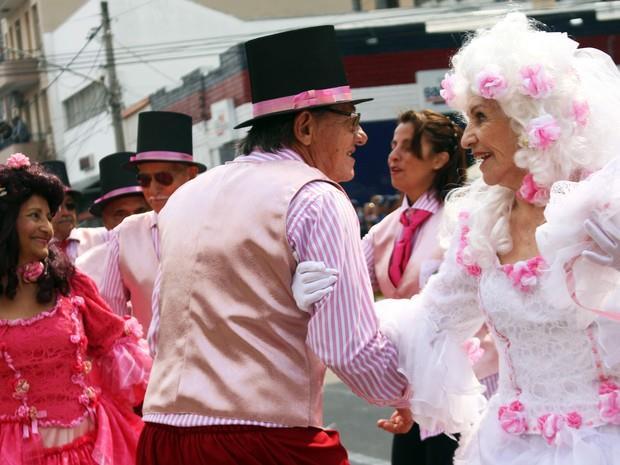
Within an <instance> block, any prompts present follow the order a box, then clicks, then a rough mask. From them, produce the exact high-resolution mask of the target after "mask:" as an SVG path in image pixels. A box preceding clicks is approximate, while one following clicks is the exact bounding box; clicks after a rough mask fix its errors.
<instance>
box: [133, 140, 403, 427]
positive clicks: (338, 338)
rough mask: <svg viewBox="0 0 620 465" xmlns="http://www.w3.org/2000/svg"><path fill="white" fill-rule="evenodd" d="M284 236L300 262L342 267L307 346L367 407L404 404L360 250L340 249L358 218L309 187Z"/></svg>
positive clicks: (334, 195) (167, 418)
mask: <svg viewBox="0 0 620 465" xmlns="http://www.w3.org/2000/svg"><path fill="white" fill-rule="evenodd" d="M244 159H245V160H252V161H255V162H268V161H269V160H299V161H301V158H300V157H299V155H297V154H296V153H295V152H293V151H290V150H282V151H280V152H278V153H259V152H254V153H252V154H250V155H247V156H246V157H245V158H244ZM232 163H235V162H234V161H233V162H232ZM286 232H287V239H288V242H289V244H290V246H291V249H292V250H293V251H294V253H295V254H296V257H297V259H298V261H300V262H301V261H306V260H314V261H322V262H324V263H325V264H326V265H327V266H329V267H331V268H336V269H338V270H340V275H339V276H340V277H339V285H338V286H336V287H335V288H334V291H333V292H332V293H331V294H329V295H328V296H326V297H324V298H323V299H322V300H320V301H319V302H317V303H316V304H315V305H314V308H313V309H312V310H311V317H310V321H309V324H308V334H307V337H306V343H307V344H308V346H309V347H310V349H311V350H312V351H313V352H314V353H315V354H316V355H317V356H318V357H319V358H320V359H321V360H322V361H323V363H325V365H327V366H328V367H329V368H330V369H331V370H332V371H333V372H334V373H335V374H336V375H338V377H339V378H340V379H341V380H342V381H344V382H345V383H346V384H347V385H348V386H349V388H350V389H351V390H352V391H353V392H354V393H355V394H357V395H358V396H360V397H362V398H364V399H366V400H367V401H368V402H371V403H373V404H376V405H393V406H398V407H401V406H403V407H404V406H408V405H409V403H408V400H407V399H408V398H409V394H410V393H409V387H408V384H407V380H406V379H405V377H404V376H403V375H402V374H400V373H398V371H397V362H398V353H397V350H396V347H395V346H394V345H393V344H392V342H391V341H390V340H389V339H388V338H387V337H385V336H384V335H383V334H381V333H380V332H379V330H378V326H379V325H378V321H377V317H376V315H375V312H374V306H373V296H372V292H371V289H370V286H369V285H368V284H366V285H364V283H368V282H369V278H368V271H367V269H366V264H365V262H364V257H363V254H362V250H361V247H355V248H353V249H348V248H345V246H344V245H343V244H346V241H344V240H342V239H341V238H343V237H348V236H350V235H359V221H358V219H357V215H356V214H355V212H354V210H353V207H352V205H351V202H350V200H349V198H348V197H347V196H346V195H344V194H343V193H342V192H341V191H339V190H338V189H336V188H335V187H334V186H332V185H330V184H328V183H325V182H312V183H309V184H307V185H306V186H304V187H303V188H302V189H301V190H300V191H299V192H298V193H297V195H296V196H295V198H294V199H293V200H292V201H291V203H290V205H289V210H288V214H287V219H286ZM153 295H154V299H153V306H154V309H153V320H152V323H151V328H150V330H149V333H150V335H151V336H155V337H156V333H157V328H156V327H155V322H156V321H157V324H158V322H159V309H158V308H156V307H157V306H158V299H157V298H156V297H157V296H158V295H159V279H157V280H156V284H155V288H154V293H153ZM156 315H157V316H156ZM151 339H152V337H151ZM150 342H151V344H152V343H153V341H150ZM144 420H145V421H148V422H152V423H164V424H168V425H174V426H205V425H218V424H219V425H221V424H236V425H243V424H254V425H260V426H267V427H278V426H286V425H277V424H271V423H264V422H252V421H250V422H248V421H243V420H237V419H225V418H217V417H207V416H201V415H193V414H182V413H175V414H147V415H145V416H144Z"/></svg>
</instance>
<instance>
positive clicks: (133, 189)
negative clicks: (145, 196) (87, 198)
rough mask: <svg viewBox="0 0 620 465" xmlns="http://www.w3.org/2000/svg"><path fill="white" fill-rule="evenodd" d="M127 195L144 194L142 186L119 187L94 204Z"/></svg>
mask: <svg viewBox="0 0 620 465" xmlns="http://www.w3.org/2000/svg"><path fill="white" fill-rule="evenodd" d="M125 194H142V188H141V187H140V186H128V187H119V188H118V189H114V190H111V191H110V192H108V193H107V194H105V195H102V196H101V197H99V198H98V199H97V200H95V201H94V202H93V203H94V204H98V203H101V202H103V201H104V200H107V199H109V198H111V197H118V196H119V195H125Z"/></svg>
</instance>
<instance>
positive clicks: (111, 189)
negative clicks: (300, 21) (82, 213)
mask: <svg viewBox="0 0 620 465" xmlns="http://www.w3.org/2000/svg"><path fill="white" fill-rule="evenodd" d="M133 155H135V153H133V152H118V153H113V154H111V155H107V156H105V157H103V158H102V159H101V160H99V176H100V183H101V197H99V198H98V199H97V200H95V202H94V203H93V204H92V205H91V206H90V208H89V211H90V212H91V213H92V214H93V215H95V216H101V212H102V211H103V207H105V205H106V204H107V203H108V202H109V201H110V200H112V199H117V198H119V197H124V196H127V195H139V196H141V197H142V195H143V194H142V188H141V187H140V186H139V185H138V181H137V180H136V174H135V173H133V172H131V171H127V170H124V169H123V166H125V165H126V164H127V163H128V162H129V158H130V157H132V156H133Z"/></svg>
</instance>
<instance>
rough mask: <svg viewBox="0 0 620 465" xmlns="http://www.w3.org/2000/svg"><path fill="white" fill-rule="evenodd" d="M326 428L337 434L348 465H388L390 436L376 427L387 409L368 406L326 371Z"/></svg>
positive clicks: (390, 411)
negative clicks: (345, 450)
mask: <svg viewBox="0 0 620 465" xmlns="http://www.w3.org/2000/svg"><path fill="white" fill-rule="evenodd" d="M324 412H325V414H324V422H325V425H328V426H329V427H332V428H334V429H337V430H338V431H339V432H340V436H341V438H342V442H343V443H344V446H345V447H346V448H347V450H348V451H349V460H350V461H351V465H389V464H390V447H391V443H392V437H391V435H389V434H388V433H385V432H383V431H382V430H380V429H378V428H377V427H376V425H375V424H376V421H377V420H378V419H379V418H387V417H388V416H389V415H390V414H391V413H392V409H390V408H387V409H386V408H377V407H373V406H372V405H369V404H368V403H366V402H365V401H363V400H361V399H359V398H358V397H356V396H355V395H353V394H352V393H351V391H350V390H349V389H348V388H347V387H346V386H345V385H344V384H342V383H341V382H340V381H339V380H338V378H336V376H334V375H333V374H332V373H330V372H328V374H327V377H326V380H325V399H324Z"/></svg>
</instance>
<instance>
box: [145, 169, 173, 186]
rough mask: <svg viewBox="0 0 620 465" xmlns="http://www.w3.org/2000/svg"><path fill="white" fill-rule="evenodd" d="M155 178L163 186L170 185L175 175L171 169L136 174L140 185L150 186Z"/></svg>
mask: <svg viewBox="0 0 620 465" xmlns="http://www.w3.org/2000/svg"><path fill="white" fill-rule="evenodd" d="M153 179H155V182H157V183H158V184H161V185H162V186H169V185H170V184H172V183H173V182H174V175H173V174H172V173H171V172H170V171H158V172H157V173H155V174H148V173H138V174H137V175H136V180H137V181H138V185H139V186H140V187H149V186H150V185H151V181H152V180H153Z"/></svg>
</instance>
